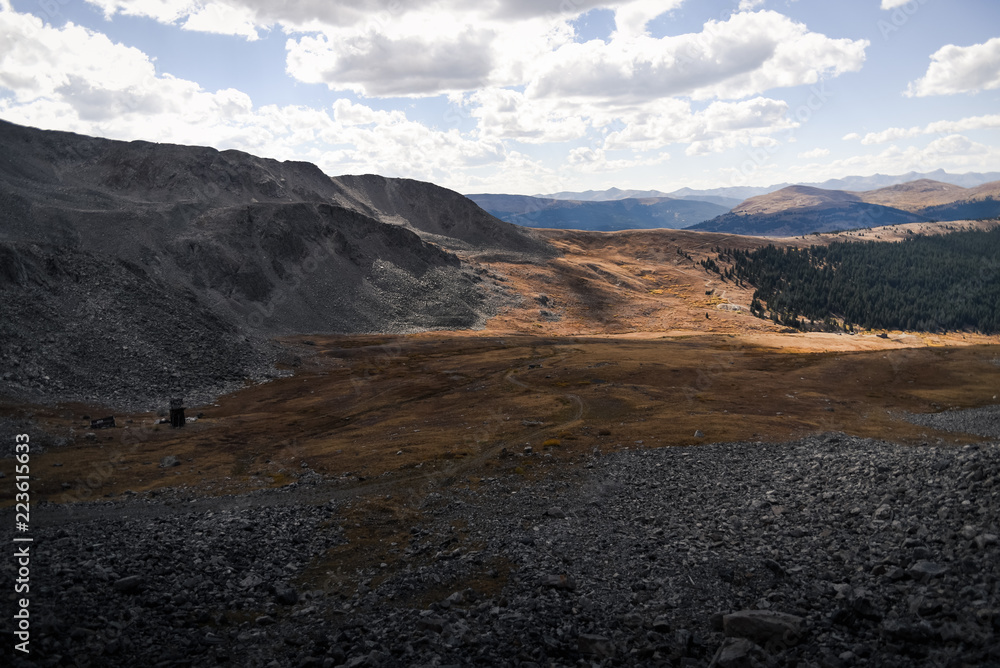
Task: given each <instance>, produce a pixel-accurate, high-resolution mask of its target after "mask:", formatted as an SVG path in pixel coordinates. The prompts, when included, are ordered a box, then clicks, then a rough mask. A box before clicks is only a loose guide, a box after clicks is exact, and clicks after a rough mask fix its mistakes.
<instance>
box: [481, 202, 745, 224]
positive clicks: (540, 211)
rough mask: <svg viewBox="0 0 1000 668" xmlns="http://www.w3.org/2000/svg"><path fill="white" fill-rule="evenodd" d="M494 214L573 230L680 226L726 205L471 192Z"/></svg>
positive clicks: (710, 215)
mask: <svg viewBox="0 0 1000 668" xmlns="http://www.w3.org/2000/svg"><path fill="white" fill-rule="evenodd" d="M469 199H471V200H472V201H474V202H476V203H477V204H479V206H481V207H483V208H484V209H486V210H487V211H489V212H490V213H491V214H493V215H494V216H496V217H497V218H500V219H501V220H505V221H507V222H509V223H515V224H517V225H523V226H525V227H542V228H551V229H563V230H566V229H570V230H599V231H616V230H639V229H657V228H669V229H680V228H683V227H689V226H690V225H694V224H695V223H699V222H702V221H704V220H708V219H710V218H713V217H715V216H718V215H720V214H722V213H725V212H726V210H727V207H724V206H720V205H718V204H713V203H709V202H700V201H688V200H681V199H674V198H671V197H643V198H638V197H630V198H621V199H614V200H606V201H576V200H564V199H556V198H540V197H527V196H523V195H487V194H481V195H469Z"/></svg>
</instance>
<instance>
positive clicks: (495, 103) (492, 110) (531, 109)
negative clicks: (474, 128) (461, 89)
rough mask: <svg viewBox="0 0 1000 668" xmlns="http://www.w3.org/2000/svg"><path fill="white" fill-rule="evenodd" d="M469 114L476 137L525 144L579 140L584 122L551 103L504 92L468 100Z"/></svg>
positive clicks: (493, 91)
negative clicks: (509, 140)
mask: <svg viewBox="0 0 1000 668" xmlns="http://www.w3.org/2000/svg"><path fill="white" fill-rule="evenodd" d="M466 103H467V104H469V105H475V106H472V108H471V110H470V111H469V114H470V115H471V116H472V117H473V118H475V119H477V121H478V123H479V135H480V137H483V138H491V139H514V140H517V141H522V142H525V143H548V142H562V141H571V140H574V139H580V138H582V137H583V136H584V135H585V134H586V133H587V128H588V125H587V122H586V121H585V120H584V119H583V118H582V117H581V116H579V115H577V114H574V113H572V111H571V110H570V111H569V113H567V110H565V109H563V108H561V105H559V104H558V103H556V102H554V101H551V100H530V99H527V98H526V97H525V96H524V94H523V93H521V92H518V91H515V90H510V89H505V88H484V89H482V90H479V91H476V92H475V93H473V94H472V95H470V96H469V97H468V99H467V100H466Z"/></svg>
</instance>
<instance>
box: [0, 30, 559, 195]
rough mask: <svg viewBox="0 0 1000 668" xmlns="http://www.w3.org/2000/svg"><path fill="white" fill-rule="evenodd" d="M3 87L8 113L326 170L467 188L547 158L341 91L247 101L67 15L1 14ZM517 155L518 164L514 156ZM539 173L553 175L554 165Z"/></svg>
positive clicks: (531, 173)
mask: <svg viewBox="0 0 1000 668" xmlns="http://www.w3.org/2000/svg"><path fill="white" fill-rule="evenodd" d="M0 35H2V36H3V39H2V40H0V88H9V89H11V90H12V91H13V95H12V96H10V97H7V98H0V116H2V117H3V118H4V119H6V120H9V121H12V122H15V123H21V124H25V125H31V126H35V127H42V128H52V129H60V130H70V131H74V132H80V133H84V134H89V135H97V136H102V137H109V138H112V139H115V138H117V139H127V140H131V139H145V140H149V141H165V142H173V143H182V144H192V145H207V146H214V147H216V148H220V149H224V148H236V149H240V150H244V151H248V152H251V153H255V154H257V155H265V156H268V157H272V158H275V159H279V160H280V159H297V160H310V161H312V162H316V163H317V164H318V165H319V166H320V167H321V168H322V169H324V170H325V171H327V173H331V174H339V173H345V172H348V171H354V172H357V171H364V172H378V173H381V174H385V175H388V176H406V177H410V178H418V179H425V180H430V181H435V182H437V183H442V184H446V185H449V186H450V187H463V186H464V185H465V184H467V183H470V182H471V181H472V179H473V176H474V174H475V172H476V170H478V169H480V168H482V167H484V166H485V167H488V168H489V169H490V170H492V171H493V172H494V173H495V174H497V175H498V176H499V175H503V176H505V177H508V178H511V179H512V181H522V180H524V179H528V180H531V179H534V180H535V183H536V185H537V183H540V182H541V181H539V179H544V178H546V173H545V170H544V168H542V167H541V166H540V165H538V164H537V163H534V162H532V161H531V160H530V159H528V158H526V157H525V156H523V155H521V154H519V153H517V152H516V151H512V150H509V149H508V148H506V147H505V146H504V145H503V144H502V143H501V142H499V141H496V140H495V139H491V138H487V137H482V138H476V137H470V136H466V135H463V134H461V133H459V132H458V130H457V129H452V130H447V131H441V130H435V129H433V128H429V127H427V126H426V125H424V124H422V123H419V122H417V121H414V120H411V119H409V118H407V116H406V114H405V113H404V112H402V111H398V110H393V111H383V110H376V109H372V108H370V107H368V106H366V105H363V104H358V103H354V102H351V101H350V100H346V99H340V100H337V101H336V102H335V103H334V104H333V105H332V107H331V108H330V110H329V111H324V110H317V109H310V108H308V107H301V106H285V107H279V106H274V105H270V106H265V107H259V108H255V107H254V105H253V102H252V100H251V99H250V97H249V96H248V95H246V94H245V93H243V92H241V91H238V90H234V89H223V90H218V91H215V92H211V91H206V90H204V89H202V88H201V87H200V86H199V85H198V84H196V83H194V82H192V81H187V80H184V79H179V78H176V77H173V76H170V75H169V74H157V73H156V71H155V68H154V66H153V63H152V61H151V60H150V59H149V57H148V56H147V55H146V54H144V53H143V52H141V51H139V50H138V49H135V48H131V47H126V46H124V45H121V44H116V43H113V42H112V41H111V40H109V39H108V38H107V37H106V36H104V35H101V34H97V33H93V32H91V31H89V30H86V29H85V28H82V27H80V26H76V25H73V24H66V25H65V26H63V27H61V28H54V27H52V26H47V25H44V24H43V22H42V21H41V19H38V18H36V17H33V16H30V15H26V14H17V13H13V12H3V13H0ZM515 166H516V167H515ZM547 178H549V179H552V178H554V177H553V176H552V174H551V173H549V174H548V176H547Z"/></svg>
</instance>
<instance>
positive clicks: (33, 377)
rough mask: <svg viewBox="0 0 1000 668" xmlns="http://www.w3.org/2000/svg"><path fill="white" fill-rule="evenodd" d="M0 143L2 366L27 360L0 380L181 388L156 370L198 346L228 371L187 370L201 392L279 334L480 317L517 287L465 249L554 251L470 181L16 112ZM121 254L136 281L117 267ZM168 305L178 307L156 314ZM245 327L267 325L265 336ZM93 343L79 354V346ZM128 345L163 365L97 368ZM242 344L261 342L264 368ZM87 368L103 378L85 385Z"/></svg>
mask: <svg viewBox="0 0 1000 668" xmlns="http://www.w3.org/2000/svg"><path fill="white" fill-rule="evenodd" d="M0 155H2V156H3V159H2V160H0V245H2V247H3V252H4V255H5V256H8V257H9V258H11V262H10V263H9V265H8V269H7V270H5V271H4V273H3V275H2V276H0V294H2V297H3V299H4V300H5V302H6V304H7V307H6V308H5V312H4V316H5V317H4V319H3V320H4V322H3V323H2V324H0V333H2V334H3V335H4V336H3V339H2V340H0V361H10V360H11V359H16V360H17V363H16V364H14V363H12V364H8V365H6V366H5V368H13V371H11V372H9V373H8V378H7V379H6V380H5V381H0V393H11V394H19V395H32V396H38V397H41V398H45V397H49V398H55V397H59V398H63V399H66V398H73V397H75V398H87V399H90V400H98V401H102V400H107V401H116V400H117V399H115V398H114V397H113V396H112V395H111V394H109V393H110V392H112V391H114V392H119V394H122V395H123V396H130V397H140V398H141V397H142V396H144V395H143V391H144V390H145V389H148V388H158V389H157V390H156V391H157V392H160V391H161V389H162V388H164V387H173V386H175V385H176V386H178V388H179V389H183V385H184V383H185V378H184V373H186V372H184V373H182V374H181V377H180V378H179V379H177V380H176V382H175V381H174V380H169V381H167V382H160V380H159V376H160V375H161V374H160V368H161V364H162V362H163V359H164V357H169V356H170V355H175V356H180V357H181V358H183V359H189V358H191V357H192V355H193V356H194V357H195V358H198V359H201V360H202V362H201V363H199V364H197V365H193V366H192V365H183V364H182V365H181V367H182V368H189V367H190V368H211V364H209V363H208V362H209V361H210V360H213V359H216V358H218V357H219V356H220V355H221V356H224V357H225V358H226V360H227V364H228V366H227V367H226V369H225V373H224V374H222V375H221V376H219V379H212V378H208V377H202V376H198V377H197V378H196V379H194V380H191V383H192V384H193V385H194V386H196V387H195V388H189V390H188V393H189V394H192V393H196V392H197V391H198V390H199V389H204V388H206V387H209V386H211V387H216V386H218V385H219V383H220V382H221V379H222V377H223V376H224V377H225V378H226V379H229V380H232V379H233V378H237V377H243V376H253V377H256V376H259V375H260V374H261V373H262V369H261V367H260V360H261V357H262V354H263V352H264V348H265V347H266V346H265V344H264V343H263V342H264V340H266V338H267V337H269V336H273V335H275V334H295V333H313V332H329V333H352V332H405V331H418V330H426V329H440V328H448V329H462V328H470V327H477V326H481V325H482V324H483V323H484V322H485V318H486V317H488V316H489V315H490V314H492V313H493V312H494V311H495V309H496V305H497V303H499V300H502V299H505V297H504V296H503V295H502V294H501V293H500V292H497V291H495V290H493V288H489V289H487V288H484V287H483V286H482V285H480V283H481V280H480V279H478V277H477V276H476V275H475V273H474V272H473V268H472V267H470V266H469V265H468V264H466V263H463V260H462V259H460V258H459V257H458V256H457V255H455V253H454V251H456V250H461V251H464V255H465V256H466V259H467V260H468V259H470V258H471V257H472V256H474V255H475V254H477V253H491V254H494V255H500V256H513V257H516V258H519V259H520V261H529V262H530V261H535V260H538V259H539V258H543V257H547V256H549V255H551V253H552V251H551V250H550V249H549V247H548V246H547V244H546V243H545V242H543V241H540V240H538V239H536V238H534V236H533V235H532V233H531V232H530V231H528V230H525V229H523V228H519V227H516V226H514V225H510V224H508V223H504V222H502V221H500V220H497V219H496V218H494V217H492V216H490V215H489V214H488V213H486V212H485V211H483V210H482V209H480V208H479V207H478V206H477V205H476V204H475V203H473V202H472V201H470V200H468V199H466V198H464V197H462V196H461V195H459V194H458V193H455V192H453V191H450V190H447V189H445V188H441V187H438V186H435V185H433V184H429V183H422V182H419V181H412V180H409V179H387V178H384V177H379V176H362V177H340V178H338V179H331V178H330V177H329V176H327V175H326V174H324V173H323V172H322V171H321V170H320V169H319V168H318V167H316V166H315V165H312V164H309V163H304V162H279V161H276V160H270V159H266V158H259V157H256V156H253V155H249V154H247V153H243V152H241V151H217V150H215V149H212V148H205V147H196V146H178V145H171V144H155V143H150V142H144V141H133V142H123V141H113V140H108V139H99V138H94V137H86V136H82V135H77V134H73V133H68V132H52V131H44V130H37V129H33V128H26V127H21V126H18V125H14V124H12V123H7V122H2V121H0ZM70 251H71V252H72V255H67V253H69V252H70ZM37 267H46V268H47V269H46V270H45V271H47V272H48V273H45V271H41V272H40V271H36V270H35V269H37ZM121 267H124V268H125V269H124V271H125V273H126V274H128V275H129V276H131V277H132V278H131V279H130V281H128V282H123V281H121V280H118V279H117V278H116V276H118V275H119V274H120V273H121V272H122V271H123V270H122V269H121ZM29 269H31V270H30V271H29ZM131 283H137V285H134V286H132V287H131V288H129V289H125V287H126V285H127V284H128V285H131ZM71 294H72V295H76V297H75V301H73V302H72V303H74V304H75V303H87V304H89V308H90V309H92V312H96V313H98V314H103V316H104V317H103V319H102V318H98V319H97V320H96V321H94V322H91V323H90V326H89V327H86V328H81V327H80V326H79V317H81V316H80V314H79V313H77V309H76V308H75V307H74V308H68V306H67V302H66V299H67V295H71ZM156 294H161V295H163V299H162V300H160V304H159V306H162V305H163V304H172V305H173V308H174V309H175V310H176V309H181V311H183V310H184V308H183V307H182V306H181V305H182V304H188V303H189V304H190V305H191V306H190V307H189V308H188V309H187V310H188V311H189V313H183V312H181V311H178V312H177V313H174V314H173V315H172V316H171V317H170V318H167V319H166V320H164V319H163V317H164V316H163V314H162V313H160V312H159V311H157V310H156V308H154V304H152V303H151V299H150V295H156ZM95 295H101V297H100V299H98V300H97V301H95V299H94V296H95ZM137 295H143V298H142V299H139V298H138V297H137ZM157 308H158V306H157ZM205 314H211V315H213V317H214V318H216V320H212V319H211V318H207V317H205ZM43 315H44V317H43ZM112 316H113V317H112ZM43 322H44V323H45V325H46V327H47V328H48V330H49V331H51V332H54V333H55V334H53V336H52V337H49V338H53V337H54V338H53V340H51V341H49V340H48V339H46V338H43V339H41V340H38V338H37V336H36V335H37V332H36V329H37V327H38V324H39V323H43ZM157 322H161V323H162V322H169V323H172V325H171V326H170V327H163V328H157V327H151V326H146V324H147V323H153V324H155V323H157ZM220 327H223V328H228V329H227V330H226V331H229V330H232V331H233V332H238V333H240V335H239V336H236V337H235V338H233V339H232V340H231V341H230V339H227V338H225V337H223V339H221V340H222V341H223V343H224V345H222V346H221V347H222V348H224V347H226V345H228V343H225V342H227V341H229V342H230V343H233V345H236V343H239V345H240V346H242V348H241V350H243V352H242V353H239V354H236V353H233V351H232V350H229V351H228V352H226V351H221V350H216V349H214V348H213V347H212V345H211V342H212V341H216V340H220V339H219V337H218V332H219V331H221V330H220ZM192 328H193V329H194V330H197V331H198V332H199V333H198V335H197V336H194V337H193V341H194V343H191V346H194V347H193V348H190V346H188V347H184V348H183V350H182V349H180V348H178V345H179V344H178V341H183V340H186V339H188V338H190V337H186V336H184V335H182V330H183V331H186V330H188V329H192ZM122 332H124V333H128V336H125V338H126V339H128V340H125V339H122V340H121V341H120V342H119V343H120V346H119V349H118V351H108V352H101V351H91V350H90V347H89V346H88V344H87V343H86V342H87V341H89V340H98V339H101V338H105V339H107V338H108V337H112V338H114V337H117V338H116V339H115V340H116V341H117V339H118V338H121V336H119V335H118V334H115V333H122ZM113 335H114V336H113ZM122 336H124V335H122ZM227 336H228V335H227ZM234 336H235V335H234ZM243 336H247V337H250V339H252V340H256V341H258V344H257V345H256V348H254V346H246V345H244V343H243ZM153 339H155V341H154V340H153ZM189 348H190V349H189ZM84 349H86V350H88V351H89V352H88V354H87V355H85V356H84V357H83V358H82V361H81V360H80V359H76V358H75V357H74V355H75V353H74V352H73V351H74V350H75V351H77V352H79V351H81V350H84ZM122 349H125V350H128V351H130V352H129V355H128V356H129V358H130V359H132V358H134V359H132V361H131V362H130V365H129V367H130V368H132V367H134V368H140V369H147V370H150V369H152V370H154V371H151V372H150V373H153V374H154V375H156V378H153V377H142V376H141V375H140V376H133V375H131V374H130V373H128V372H127V371H126V370H124V369H123V370H122V371H121V374H118V375H115V374H111V376H109V377H107V378H104V376H102V374H100V373H97V370H98V369H100V368H105V367H106V368H116V369H117V368H118V367H119V366H120V365H117V364H116V363H115V364H113V363H112V362H113V360H112V358H115V359H117V357H120V355H119V354H118V353H119V352H120V350H122ZM253 350H255V351H256V352H253ZM137 351H139V352H137ZM250 352H253V354H250ZM195 353H197V354H196V355H195ZM230 353H233V354H230ZM109 356H110V357H109ZM77 357H79V356H78V355H77ZM105 358H107V359H105ZM241 359H242V360H244V361H245V362H246V363H247V364H250V360H251V359H252V360H253V363H252V366H254V369H253V370H251V369H250V368H249V367H248V366H245V365H243V366H241V362H240V360H241ZM73 364H76V365H77V366H78V367H79V369H78V370H79V371H80V373H79V374H73V378H74V379H80V380H81V383H82V384H80V383H76V382H75V381H73V382H71V383H70V384H69V385H73V387H70V386H69V385H67V386H65V387H56V386H54V385H47V384H46V383H45V382H44V380H43V379H44V378H45V377H46V376H49V377H52V378H56V377H62V376H65V374H61V373H56V367H60V368H62V367H64V366H65V367H70V366H72V365H73ZM174 364H175V363H174ZM88 365H92V366H94V369H89V366H88ZM109 365H110V366H109ZM88 369H89V370H88ZM91 371H93V373H91ZM50 372H51V373H50ZM106 375H107V374H105V376H106ZM88 378H93V379H100V378H104V380H100V381H99V382H97V381H95V383H91V384H89V385H88V384H87V382H84V381H86V379H88ZM130 378H132V379H133V380H134V381H135V382H134V383H132V381H130V380H128V379H130ZM171 378H173V376H171ZM188 378H189V380H190V378H191V377H190V376H188ZM123 379H124V380H123ZM217 380H218V382H216V381H217ZM132 385H134V387H133V386H132Z"/></svg>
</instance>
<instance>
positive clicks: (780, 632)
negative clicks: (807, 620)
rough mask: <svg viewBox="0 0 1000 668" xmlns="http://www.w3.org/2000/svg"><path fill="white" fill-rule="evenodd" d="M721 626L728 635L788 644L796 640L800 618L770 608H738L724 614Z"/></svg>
mask: <svg viewBox="0 0 1000 668" xmlns="http://www.w3.org/2000/svg"><path fill="white" fill-rule="evenodd" d="M722 628H723V632H724V633H725V634H726V635H727V636H729V637H736V638H747V639H749V640H753V641H754V642H757V643H780V644H784V645H786V646H790V645H794V644H795V643H796V642H797V641H798V637H799V634H800V633H801V631H802V618H801V617H797V616H795V615H789V614H785V613H783V612H774V611H772V610H740V611H739V612H734V613H731V614H728V615H725V616H724V617H723V618H722Z"/></svg>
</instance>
